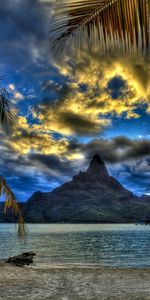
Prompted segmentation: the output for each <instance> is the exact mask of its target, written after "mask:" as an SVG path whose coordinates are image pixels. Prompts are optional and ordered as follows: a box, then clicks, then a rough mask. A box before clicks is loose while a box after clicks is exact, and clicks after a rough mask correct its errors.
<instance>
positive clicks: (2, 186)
mask: <svg viewBox="0 0 150 300" xmlns="http://www.w3.org/2000/svg"><path fill="white" fill-rule="evenodd" d="M0 195H4V196H5V198H6V200H5V209H4V212H5V213H6V211H7V209H9V208H12V213H13V214H14V215H15V216H16V218H17V220H18V236H19V238H25V237H26V235H27V231H26V226H25V222H24V219H23V217H22V213H21V210H20V207H19V203H18V202H17V200H16V198H15V195H14V194H13V192H12V191H11V189H10V187H9V185H8V184H7V182H6V180H5V179H4V178H3V177H2V176H0Z"/></svg>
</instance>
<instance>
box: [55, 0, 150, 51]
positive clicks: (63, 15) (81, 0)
mask: <svg viewBox="0 0 150 300" xmlns="http://www.w3.org/2000/svg"><path fill="white" fill-rule="evenodd" d="M50 47H51V50H52V52H53V54H54V55H56V56H59V55H62V53H67V54H69V53H71V52H73V53H74V54H75V53H76V51H78V52H79V51H80V50H81V51H83V50H84V49H85V50H86V49H87V48H88V49H89V50H95V49H98V50H99V51H100V53H108V52H111V51H115V50H116V51H119V52H120V53H129V54H131V53H140V54H142V55H145V56H146V55H149V52H150V0H64V1H60V0H58V1H56V4H55V8H54V14H53V17H52V18H51V21H50Z"/></svg>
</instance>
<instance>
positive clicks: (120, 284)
mask: <svg viewBox="0 0 150 300" xmlns="http://www.w3.org/2000/svg"><path fill="white" fill-rule="evenodd" d="M4 299H5V300H8V299H15V300H19V299H21V300H59V299H60V300H61V299H62V300H63V299H64V300H106V299H113V300H149V299H150V268H142V269H136V268H126V269H124V268H110V267H93V268H91V267H83V266H81V267H77V266H76V267H72V266H70V267H67V266H66V267H63V266H58V265H57V266H55V265H54V266H43V267H39V266H38V265H35V266H30V267H23V268H22V267H15V266H12V265H10V264H6V263H5V262H1V263H0V300H4Z"/></svg>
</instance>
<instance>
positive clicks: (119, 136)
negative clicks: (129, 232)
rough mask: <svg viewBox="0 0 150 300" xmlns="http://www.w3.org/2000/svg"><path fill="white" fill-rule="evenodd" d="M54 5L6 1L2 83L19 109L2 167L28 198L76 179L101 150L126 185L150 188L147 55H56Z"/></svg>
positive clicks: (1, 19)
mask: <svg viewBox="0 0 150 300" xmlns="http://www.w3.org/2000/svg"><path fill="white" fill-rule="evenodd" d="M12 2H13V3H12ZM51 11H52V2H51V1H38V0H24V1H23V0H13V1H11V0H5V1H4V0H2V1H1V2H0V40H1V47H0V57H1V60H0V70H1V74H2V75H4V80H3V81H2V82H1V85H3V86H4V87H6V88H7V89H8V90H9V94H10V99H11V101H12V102H13V103H14V104H15V106H16V107H17V110H18V123H17V124H16V126H15V128H14V129H13V131H12V133H11V135H10V136H9V137H8V136H5V135H4V134H3V132H0V135H1V142H0V169H1V174H2V175H3V176H5V177H6V179H7V180H8V183H9V184H10V186H11V187H12V189H13V190H14V192H15V193H16V195H17V198H18V200H20V201H26V200H27V199H28V198H29V197H30V196H31V195H32V193H33V192H35V191H39V190H41V191H50V190H52V189H53V188H55V187H56V186H58V185H59V184H61V183H63V182H64V181H66V180H70V179H71V177H72V175H73V174H76V172H78V171H79V170H80V169H85V168H86V167H88V164H89V161H90V159H91V158H92V155H94V154H95V153H99V154H100V155H101V156H102V158H103V159H104V160H105V162H106V164H107V166H108V168H109V171H110V173H111V174H112V175H113V176H115V177H116V178H118V179H119V181H120V182H121V183H122V184H124V185H125V186H126V187H128V188H130V189H131V190H132V191H133V192H134V193H136V194H139V195H140V194H142V193H149V192H150V191H149V176H150V157H149V155H150V129H149V121H150V116H149V113H150V108H149V102H150V90H149V83H150V82H149V81H150V63H149V61H146V60H144V58H142V57H127V56H125V57H121V56H119V55H117V54H114V55H109V56H108V55H107V56H100V55H95V54H94V53H93V54H89V53H86V54H85V56H84V58H83V59H82V61H81V60H78V59H76V60H75V59H74V60H73V59H71V58H68V59H67V60H66V61H65V63H62V62H61V63H60V62H57V61H55V60H54V59H53V57H52V55H51V53H50V49H49V48H50V47H49V43H48V30H49V20H50V18H51Z"/></svg>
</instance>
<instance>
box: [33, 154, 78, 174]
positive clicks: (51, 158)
mask: <svg viewBox="0 0 150 300" xmlns="http://www.w3.org/2000/svg"><path fill="white" fill-rule="evenodd" d="M29 159H30V161H32V162H36V163H38V164H41V166H42V168H43V170H44V168H45V167H46V168H47V170H48V172H52V173H53V171H54V172H56V173H57V174H59V175H60V176H61V175H64V176H66V177H67V176H71V175H72V174H73V171H74V166H73V165H74V164H73V163H72V162H71V161H69V160H68V159H65V158H63V159H62V158H60V157H58V156H56V155H44V154H31V155H30V156H29Z"/></svg>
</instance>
